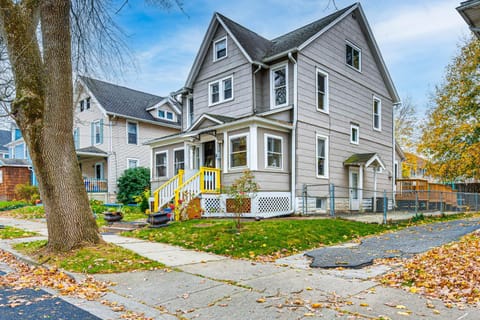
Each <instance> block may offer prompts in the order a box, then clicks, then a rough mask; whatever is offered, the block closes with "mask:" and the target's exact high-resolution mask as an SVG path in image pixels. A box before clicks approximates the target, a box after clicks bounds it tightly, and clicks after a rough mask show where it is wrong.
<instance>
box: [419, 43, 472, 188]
mask: <svg viewBox="0 0 480 320" xmlns="http://www.w3.org/2000/svg"><path fill="white" fill-rule="evenodd" d="M433 103H434V106H433V107H432V108H431V109H430V110H429V111H428V119H427V122H426V123H425V125H423V126H422V137H421V142H420V144H419V150H420V151H421V152H423V154H425V155H426V157H427V158H428V159H429V163H428V164H427V170H428V172H429V175H432V176H435V177H438V178H441V179H443V180H448V181H451V180H455V179H457V180H458V179H460V180H465V179H469V178H475V179H479V178H480V121H479V119H480V41H479V40H478V39H476V38H472V39H471V40H469V41H468V42H466V43H465V44H464V45H463V46H462V47H461V49H460V53H459V54H458V56H457V57H455V58H454V59H453V61H452V62H451V64H450V65H449V66H448V67H447V69H446V74H445V79H444V82H443V84H442V85H440V86H438V87H437V88H436V90H435V96H434V98H433Z"/></svg>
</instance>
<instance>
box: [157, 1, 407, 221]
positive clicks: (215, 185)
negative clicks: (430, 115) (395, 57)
mask: <svg viewBox="0 0 480 320" xmlns="http://www.w3.org/2000/svg"><path fill="white" fill-rule="evenodd" d="M176 95H177V96H176V97H177V99H178V100H179V101H181V102H182V106H183V122H182V132H181V133H179V134H177V135H172V136H167V137H161V136H159V137H158V138H156V139H152V140H151V141H149V142H148V144H149V145H150V146H151V147H152V153H151V159H152V163H153V166H152V187H153V188H154V189H155V188H157V189H156V192H155V204H156V206H158V207H161V206H162V205H164V204H166V203H168V202H169V201H171V200H172V199H173V198H175V201H178V200H179V199H182V198H185V197H186V196H185V194H188V195H189V198H192V197H200V198H201V206H202V209H203V210H204V212H203V215H204V216H213V215H222V214H224V212H225V211H226V210H227V211H228V208H227V207H228V204H227V205H226V204H225V203H226V200H225V195H223V196H219V195H218V193H219V192H220V185H230V184H231V183H232V182H233V181H234V180H235V179H236V178H238V177H239V176H241V174H242V172H243V171H244V170H245V169H250V170H251V171H252V172H253V173H254V175H255V177H256V181H257V182H258V183H259V185H260V192H259V193H258V195H257V196H256V197H255V198H254V199H253V200H252V202H251V204H250V211H249V212H246V213H247V214H246V215H247V216H261V217H271V216H277V215H284V214H289V213H292V212H294V211H297V210H300V209H301V206H302V190H303V187H304V186H305V185H317V186H318V187H316V188H315V189H314V190H313V189H311V190H312V191H311V192H309V195H308V199H307V200H308V202H309V203H313V205H314V206H315V207H316V209H317V211H318V212H327V211H328V209H329V204H328V202H329V199H328V194H329V185H331V184H334V185H335V186H336V191H335V194H336V197H337V201H336V206H337V207H336V209H337V210H350V211H362V210H364V209H365V208H364V206H365V203H367V202H368V200H369V201H370V206H371V204H372V198H371V197H372V195H375V193H376V191H377V190H378V191H379V193H380V192H383V190H386V191H387V192H390V193H391V192H393V188H394V183H395V179H394V172H395V167H394V162H395V143H394V136H393V135H394V133H393V106H394V104H396V103H399V101H400V99H399V96H398V94H397V91H396V89H395V87H394V85H393V82H392V79H391V77H390V75H389V73H388V70H387V68H386V66H385V63H384V61H383V59H382V56H381V54H380V51H379V48H378V45H377V43H376V41H375V39H374V37H373V33H372V31H371V29H370V26H369V24H368V22H367V19H366V17H365V14H364V12H363V9H362V7H361V5H360V4H359V3H356V4H353V5H351V6H349V7H346V8H344V9H342V10H338V11H336V12H335V13H333V14H330V15H328V16H326V17H324V18H322V19H320V20H317V21H314V22H312V23H310V24H308V25H306V26H304V27H302V28H299V29H296V30H293V31H291V32H289V33H287V34H285V35H282V36H280V37H278V38H275V39H271V40H269V39H266V38H264V37H262V36H260V35H259V34H257V33H255V32H254V31H251V30H249V29H247V28H245V27H244V26H242V25H240V24H238V23H236V22H234V21H232V20H230V19H229V18H227V17H225V16H223V15H221V14H219V13H215V14H214V15H213V18H212V20H211V22H210V25H209V27H208V30H207V33H206V35H205V37H204V39H203V42H202V44H201V46H200V50H199V52H198V54H197V56H196V58H195V61H194V63H193V66H192V69H191V71H190V74H189V76H188V79H187V81H186V83H185V87H184V88H183V89H182V90H179V91H178V92H177V93H176ZM180 163H181V165H180ZM183 167H185V171H184V172H183V171H179V169H181V168H183ZM167 181H168V182H167ZM364 190H369V192H370V193H369V194H368V195H366V194H365V195H364V193H363V192H364ZM175 194H176V196H175ZM186 200H188V199H186Z"/></svg>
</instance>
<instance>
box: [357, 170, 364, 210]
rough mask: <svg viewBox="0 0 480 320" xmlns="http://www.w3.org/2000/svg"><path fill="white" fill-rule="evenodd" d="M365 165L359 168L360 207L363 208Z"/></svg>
mask: <svg viewBox="0 0 480 320" xmlns="http://www.w3.org/2000/svg"><path fill="white" fill-rule="evenodd" d="M363 168H364V167H363V165H360V167H359V168H358V201H359V204H358V207H359V210H362V207H363Z"/></svg>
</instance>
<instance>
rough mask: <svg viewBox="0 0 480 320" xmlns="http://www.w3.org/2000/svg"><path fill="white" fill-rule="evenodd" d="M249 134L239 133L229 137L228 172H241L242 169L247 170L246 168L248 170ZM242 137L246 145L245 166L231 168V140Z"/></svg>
mask: <svg viewBox="0 0 480 320" xmlns="http://www.w3.org/2000/svg"><path fill="white" fill-rule="evenodd" d="M249 136H250V135H249V134H248V133H239V134H236V135H232V136H229V137H228V169H229V170H243V169H247V168H250V159H249V151H250V150H248V148H249V143H248V142H249V141H248V140H249ZM242 137H245V139H246V143H247V150H246V152H247V156H246V158H247V165H246V166H240V167H232V157H231V155H232V140H233V139H236V138H242Z"/></svg>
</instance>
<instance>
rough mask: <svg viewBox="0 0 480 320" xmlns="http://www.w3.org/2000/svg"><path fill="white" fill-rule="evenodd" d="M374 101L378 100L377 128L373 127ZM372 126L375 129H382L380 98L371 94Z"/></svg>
mask: <svg viewBox="0 0 480 320" xmlns="http://www.w3.org/2000/svg"><path fill="white" fill-rule="evenodd" d="M375 101H378V128H377V127H375V110H374V105H375ZM372 127H373V130H375V131H382V99H380V98H379V97H377V96H373V99H372Z"/></svg>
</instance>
